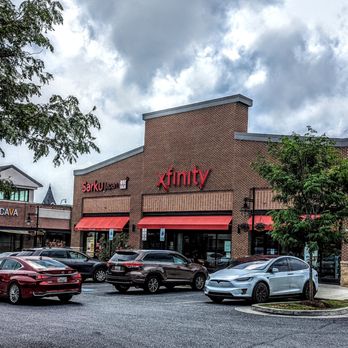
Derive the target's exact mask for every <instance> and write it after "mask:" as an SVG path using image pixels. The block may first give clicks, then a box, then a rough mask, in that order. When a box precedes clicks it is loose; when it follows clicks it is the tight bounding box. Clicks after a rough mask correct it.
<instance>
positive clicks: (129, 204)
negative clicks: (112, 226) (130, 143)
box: [71, 153, 143, 248]
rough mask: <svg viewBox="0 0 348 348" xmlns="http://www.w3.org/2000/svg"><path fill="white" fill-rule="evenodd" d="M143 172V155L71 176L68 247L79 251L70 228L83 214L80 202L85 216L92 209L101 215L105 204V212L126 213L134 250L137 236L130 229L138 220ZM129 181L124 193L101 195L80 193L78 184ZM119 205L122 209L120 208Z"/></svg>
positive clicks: (78, 239)
mask: <svg viewBox="0 0 348 348" xmlns="http://www.w3.org/2000/svg"><path fill="white" fill-rule="evenodd" d="M142 172H143V154H142V153H140V154H138V155H135V156H132V157H130V158H128V159H126V160H122V161H120V162H117V163H114V164H111V165H109V166H106V167H103V168H101V169H98V170H95V171H93V172H91V173H88V174H85V175H76V176H75V177H74V205H73V212H72V232H71V245H72V246H73V247H76V248H81V247H82V245H81V243H82V238H81V232H78V231H75V230H74V227H75V225H76V224H77V222H78V221H79V220H80V219H81V217H82V215H83V202H84V201H85V209H87V212H88V213H91V212H92V210H93V209H92V208H93V207H94V208H95V209H96V211H95V212H96V213H101V210H102V209H103V207H105V205H104V204H105V203H107V202H108V203H109V204H110V206H108V207H107V208H106V210H107V212H108V213H119V212H120V211H121V210H126V208H127V210H128V211H123V212H125V213H129V214H130V221H129V226H130V234H129V236H130V244H131V245H132V246H134V247H138V246H139V243H140V239H139V238H140V237H139V233H137V232H136V231H135V232H132V226H133V225H135V224H136V223H137V222H138V221H139V220H140V219H141V187H142ZM126 177H128V178H129V181H128V189H127V190H120V189H115V190H109V191H105V192H89V193H88V192H85V193H83V192H82V184H83V183H84V182H86V181H87V182H90V183H92V182H94V181H95V180H97V181H98V182H116V183H117V182H119V181H120V180H123V179H125V178H126ZM121 206H122V207H121Z"/></svg>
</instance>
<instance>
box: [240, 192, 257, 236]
mask: <svg viewBox="0 0 348 348" xmlns="http://www.w3.org/2000/svg"><path fill="white" fill-rule="evenodd" d="M250 203H251V208H250ZM240 212H241V213H242V215H243V216H251V231H254V227H255V187H253V188H252V189H251V197H244V204H243V207H242V208H241V209H240Z"/></svg>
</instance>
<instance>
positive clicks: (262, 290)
mask: <svg viewBox="0 0 348 348" xmlns="http://www.w3.org/2000/svg"><path fill="white" fill-rule="evenodd" d="M268 297H269V290H268V287H267V285H266V284H265V283H263V282H261V283H257V284H256V285H255V287H254V291H253V302H254V303H263V302H266V301H267V300H268Z"/></svg>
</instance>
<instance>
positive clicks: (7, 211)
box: [0, 208, 18, 216]
mask: <svg viewBox="0 0 348 348" xmlns="http://www.w3.org/2000/svg"><path fill="white" fill-rule="evenodd" d="M0 216H18V211H17V209H16V208H0Z"/></svg>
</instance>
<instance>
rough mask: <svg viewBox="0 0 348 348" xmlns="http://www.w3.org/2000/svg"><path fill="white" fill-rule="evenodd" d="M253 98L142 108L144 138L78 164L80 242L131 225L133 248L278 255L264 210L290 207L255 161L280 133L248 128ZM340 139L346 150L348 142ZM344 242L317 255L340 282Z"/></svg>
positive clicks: (91, 244) (208, 257)
mask: <svg viewBox="0 0 348 348" xmlns="http://www.w3.org/2000/svg"><path fill="white" fill-rule="evenodd" d="M251 106H252V100H251V99H249V98H247V97H244V96H242V95H234V96H229V97H225V98H219V99H215V100H210V101H204V102H201V103H195V104H191V105H185V106H180V107H175V108H171V109H166V110H161V111H156V112H151V113H146V114H144V115H143V120H144V121H145V141H144V146H142V147H139V148H137V149H134V150H132V151H129V152H127V153H124V154H122V155H119V156H116V157H113V158H110V159H109V160H106V161H104V162H101V163H98V164H96V165H93V166H91V167H89V168H86V169H81V170H76V171H75V172H74V176H75V178H74V204H73V214H72V226H73V230H72V245H73V246H75V247H80V248H82V249H83V250H88V252H91V253H93V252H94V249H95V248H96V246H97V243H98V239H99V238H100V237H101V235H103V234H104V235H105V237H107V232H108V231H109V229H113V230H114V231H115V232H120V231H128V233H129V241H130V244H131V245H132V246H133V247H144V248H166V249H175V250H178V251H180V252H182V253H183V254H185V255H186V256H188V257H191V258H195V259H198V260H201V261H202V262H205V264H206V265H207V266H208V267H212V268H214V267H219V266H222V265H223V264H224V263H226V262H227V261H228V259H230V258H231V257H234V258H236V257H240V256H245V255H249V254H278V253H280V252H281V250H280V248H279V246H278V245H277V243H275V242H274V241H273V240H272V239H271V237H270V236H269V235H268V234H267V231H268V230H269V227H270V224H271V222H270V221H269V218H268V217H267V216H266V212H267V211H269V210H270V209H280V208H282V207H281V206H280V205H279V204H278V203H276V202H273V200H272V197H273V195H272V191H271V190H270V189H269V188H268V187H267V183H266V182H265V181H264V180H262V179H261V178H260V177H259V176H258V175H257V174H256V173H255V172H254V171H253V170H252V169H251V167H250V164H251V162H253V161H254V160H255V159H256V157H257V155H258V154H259V153H260V152H261V153H265V152H266V143H267V141H268V139H269V138H272V140H277V138H279V136H274V135H269V134H251V133H248V132H247V130H248V108H249V107H251ZM337 146H340V147H342V149H343V150H344V151H346V150H347V146H348V141H346V140H344V139H337ZM246 198H247V199H246ZM245 203H248V204H249V205H252V206H253V208H254V209H253V214H252V216H253V217H254V218H253V219H252V218H250V217H246V216H245V215H244V214H242V213H241V210H242V209H241V208H243V206H244V204H245ZM260 223H263V225H260ZM246 226H247V227H248V226H249V228H245V227H246ZM256 226H258V227H260V226H263V229H262V230H261V231H260V230H257V229H256ZM252 227H254V229H253V228H252ZM336 249H337V248H336ZM336 249H335V248H334V247H333V248H332V250H331V249H330V250H327V251H326V253H325V254H324V253H323V254H322V255H318V258H319V259H320V265H321V267H322V272H321V273H322V275H323V276H326V277H328V278H330V279H336V280H337V279H338V276H339V272H340V270H339V253H338V252H337V250H336ZM344 250H345V249H344ZM342 260H344V261H345V260H348V254H347V253H346V252H344V253H343V254H342ZM344 261H343V263H342V266H343V267H347V266H348V265H346V263H345V262H344ZM326 268H327V269H328V270H327V271H325V270H324V269H326ZM325 273H327V274H326V275H325Z"/></svg>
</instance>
